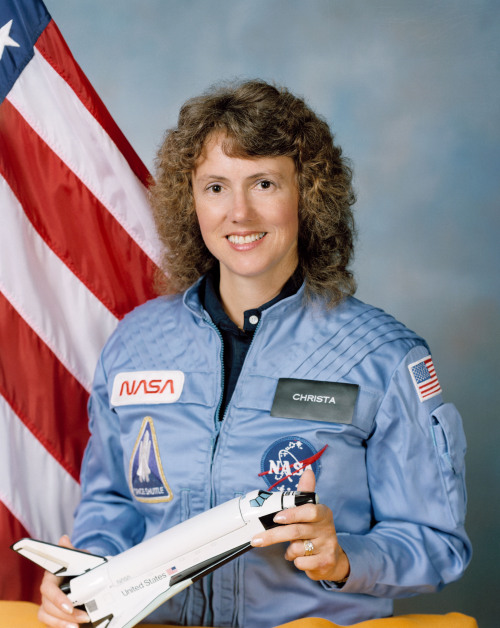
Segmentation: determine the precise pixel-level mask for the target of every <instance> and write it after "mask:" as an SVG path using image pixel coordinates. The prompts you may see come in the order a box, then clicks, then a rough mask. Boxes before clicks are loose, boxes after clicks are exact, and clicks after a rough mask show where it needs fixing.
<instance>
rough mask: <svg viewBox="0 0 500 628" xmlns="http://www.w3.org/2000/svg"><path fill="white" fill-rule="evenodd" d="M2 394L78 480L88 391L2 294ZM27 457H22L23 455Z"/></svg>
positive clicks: (0, 342)
mask: <svg viewBox="0 0 500 628" xmlns="http://www.w3.org/2000/svg"><path fill="white" fill-rule="evenodd" d="M0 346H1V347H2V361H1V363H0V393H1V394H2V395H3V396H4V397H5V399H6V401H7V402H8V403H9V405H10V406H11V407H12V409H13V410H14V412H15V413H16V414H17V416H18V417H19V418H20V419H21V420H22V421H23V423H24V424H25V425H26V426H27V427H28V429H30V430H31V432H32V433H33V434H34V435H35V436H36V437H37V438H38V440H39V441H40V442H41V443H42V444H43V445H44V447H45V448H46V449H47V450H48V452H49V453H50V454H51V455H52V456H53V457H54V458H55V459H56V460H57V461H58V462H59V463H60V464H61V466H62V467H63V468H64V469H66V471H67V472H68V473H69V474H70V475H71V476H72V477H73V478H74V479H75V480H78V479H79V475H80V464H81V459H82V456H83V451H84V449H85V445H86V443H87V440H88V428H87V423H88V419H87V414H86V407H87V400H88V393H87V391H86V390H85V389H84V388H83V387H82V386H81V385H80V384H79V383H78V382H77V380H76V379H75V378H74V377H73V376H72V375H71V374H70V373H69V372H68V371H67V370H66V369H65V368H64V366H63V365H62V364H61V362H59V360H58V359H57V358H56V357H55V355H54V354H53V353H52V351H51V350H50V349H49V348H48V347H47V345H45V344H44V343H43V341H42V340H41V339H40V338H39V336H37V334H36V333H35V332H34V331H33V330H32V329H31V327H29V325H27V324H26V322H25V321H24V319H23V318H22V317H21V316H19V314H18V313H17V311H16V310H15V309H14V308H13V307H12V305H11V304H10V303H9V301H8V300H7V299H6V298H5V297H4V295H3V294H2V293H0ZM19 455H20V457H21V458H22V452H19Z"/></svg>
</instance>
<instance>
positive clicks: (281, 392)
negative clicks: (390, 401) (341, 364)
mask: <svg viewBox="0 0 500 628" xmlns="http://www.w3.org/2000/svg"><path fill="white" fill-rule="evenodd" d="M246 383H247V386H245V387H241V388H240V390H239V394H237V395H235V397H236V398H235V405H236V406H237V407H239V408H255V409H258V410H262V411H264V412H266V413H269V415H270V416H271V417H273V418H276V419H285V420H286V419H291V420H299V421H301V420H304V421H308V422H309V421H312V422H315V423H317V424H323V425H324V426H325V427H327V426H328V425H330V426H331V427H335V426H337V427H342V426H343V427H345V428H349V427H354V428H358V429H359V430H361V431H362V432H363V434H364V435H365V437H366V435H367V434H368V433H369V432H370V431H371V429H372V425H373V417H374V415H375V412H376V407H377V406H378V404H379V402H380V400H379V398H378V395H375V394H370V393H369V391H366V390H362V389H361V387H360V386H358V385H357V384H353V383H347V382H323V381H316V380H306V379H293V378H279V379H276V378H270V377H263V376H258V375H253V376H251V377H247V381H246Z"/></svg>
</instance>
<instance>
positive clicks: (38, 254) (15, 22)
mask: <svg viewBox="0 0 500 628" xmlns="http://www.w3.org/2000/svg"><path fill="white" fill-rule="evenodd" d="M148 178H149V174H148V172H147V169H146V168H145V166H144V165H143V163H142V162H141V161H140V159H139V158H138V156H137V155H136V153H135V152H134V150H133V149H132V147H131V146H130V144H129V143H128V141H127V140H126V138H125V137H124V135H123V134H122V133H121V131H120V130H119V128H118V127H117V125H116V124H115V122H114V121H113V119H112V118H111V116H110V114H109V113H108V111H107V110H106V108H105V106H104V105H103V103H102V102H101V100H100V99H99V97H98V96H97V94H96V93H95V91H94V89H93V88H92V86H91V85H90V83H89V81H88V80H87V79H86V77H85V75H84V74H83V72H82V70H81V69H80V67H79V66H78V65H77V63H76V62H75V60H74V58H73V57H72V55H71V52H70V51H69V49H68V47H67V45H66V43H65V41H64V40H63V38H62V36H61V34H60V32H59V30H58V28H57V26H56V24H55V23H54V22H53V20H52V19H51V17H50V15H49V14H48V12H47V9H46V7H45V6H44V4H43V3H42V2H40V1H38V0H2V2H1V3H0V347H1V351H0V430H1V431H0V599H25V600H34V601H37V600H38V584H39V581H40V578H41V575H42V574H41V570H40V569H39V568H37V567H36V566H34V565H33V566H32V565H31V563H30V562H29V561H26V560H25V559H23V558H22V557H19V556H18V555H17V554H15V552H13V551H11V550H10V549H9V548H10V545H11V544H12V543H13V542H14V541H16V540H18V539H19V538H21V537H23V536H32V537H35V538H39V539H42V540H45V541H50V542H57V541H58V539H59V537H60V535H61V534H62V533H70V532H71V527H72V515H73V511H74V508H75V505H76V504H77V502H78V499H79V471H80V463H81V459H82V454H83V450H84V447H85V444H86V441H87V438H88V430H87V413H86V404H87V400H88V395H89V391H90V387H91V382H92V377H93V371H94V368H95V365H96V363H97V360H98V356H99V352H100V350H101V348H102V345H103V344H104V342H105V340H106V338H107V337H108V336H109V334H110V333H111V331H112V330H113V329H114V327H115V326H116V323H117V321H118V320H119V319H120V318H122V317H123V316H124V314H125V313H126V312H127V311H129V310H130V309H132V308H133V307H134V306H136V305H138V304H140V303H142V302H143V301H145V300H147V299H148V298H150V297H152V296H154V292H153V288H152V278H153V275H154V273H155V270H156V265H157V263H158V261H159V257H160V245H159V243H158V241H157V238H156V235H155V229H154V225H153V220H152V217H151V213H150V210H149V206H148V203H147V194H146V188H147V182H148Z"/></svg>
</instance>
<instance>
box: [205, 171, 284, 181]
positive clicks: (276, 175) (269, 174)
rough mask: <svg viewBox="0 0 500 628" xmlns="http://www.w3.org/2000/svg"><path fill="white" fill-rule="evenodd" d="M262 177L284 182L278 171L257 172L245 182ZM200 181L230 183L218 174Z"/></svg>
mask: <svg viewBox="0 0 500 628" xmlns="http://www.w3.org/2000/svg"><path fill="white" fill-rule="evenodd" d="M262 177H274V178H275V179H279V180H280V181H282V180H283V178H284V177H283V175H282V174H281V173H279V172H277V171H276V170H266V171H264V172H256V173H255V174H251V175H249V176H248V177H245V180H247V181H252V180H255V179H260V178H262ZM197 178H198V179H199V180H200V181H207V180H216V181H229V179H228V177H223V176H220V175H217V174H205V175H202V176H201V177H197Z"/></svg>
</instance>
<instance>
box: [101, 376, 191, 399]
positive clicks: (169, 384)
mask: <svg viewBox="0 0 500 628" xmlns="http://www.w3.org/2000/svg"><path fill="white" fill-rule="evenodd" d="M183 386H184V373H183V372H182V371H134V372H131V373H118V375H116V377H115V379H114V381H113V392H112V394H111V403H112V405H114V406H129V405H142V404H158V403H174V402H175V401H177V400H178V399H179V397H180V396H181V392H182V388H183Z"/></svg>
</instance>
